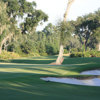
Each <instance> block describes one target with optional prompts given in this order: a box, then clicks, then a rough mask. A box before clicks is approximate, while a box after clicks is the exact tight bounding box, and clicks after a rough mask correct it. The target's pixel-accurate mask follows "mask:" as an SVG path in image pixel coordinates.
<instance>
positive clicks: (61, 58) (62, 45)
mask: <svg viewBox="0 0 100 100" xmlns="http://www.w3.org/2000/svg"><path fill="white" fill-rule="evenodd" d="M74 1H75V0H68V4H67V9H66V11H65V14H64V20H63V23H62V25H61V32H62V33H61V35H60V50H59V55H58V58H57V60H56V64H57V65H60V64H62V62H63V60H64V58H63V53H64V44H63V38H62V37H63V35H64V31H65V30H66V28H65V26H66V25H65V24H66V20H67V16H68V13H69V9H70V7H71V5H72V3H73V2H74Z"/></svg>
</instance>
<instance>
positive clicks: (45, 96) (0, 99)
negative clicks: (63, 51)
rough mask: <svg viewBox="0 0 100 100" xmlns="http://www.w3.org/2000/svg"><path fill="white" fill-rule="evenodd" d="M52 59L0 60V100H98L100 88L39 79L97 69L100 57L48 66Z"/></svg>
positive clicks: (51, 57) (71, 60)
mask: <svg viewBox="0 0 100 100" xmlns="http://www.w3.org/2000/svg"><path fill="white" fill-rule="evenodd" d="M55 60H56V56H47V57H33V58H32V57H31V58H21V59H16V60H1V61H0V100H100V87H92V86H81V85H70V84H62V83H56V82H45V81H43V80H40V78H41V77H44V76H56V77H67V76H76V77H83V75H79V74H80V72H82V71H85V70H90V69H98V68H100V58H95V57H94V58H69V57H65V60H64V63H63V64H62V65H48V64H49V63H51V62H53V61H55Z"/></svg>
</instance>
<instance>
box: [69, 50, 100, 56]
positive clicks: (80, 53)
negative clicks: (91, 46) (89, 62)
mask: <svg viewBox="0 0 100 100" xmlns="http://www.w3.org/2000/svg"><path fill="white" fill-rule="evenodd" d="M70 57H100V52H99V51H95V50H92V51H86V52H73V53H71V54H70Z"/></svg>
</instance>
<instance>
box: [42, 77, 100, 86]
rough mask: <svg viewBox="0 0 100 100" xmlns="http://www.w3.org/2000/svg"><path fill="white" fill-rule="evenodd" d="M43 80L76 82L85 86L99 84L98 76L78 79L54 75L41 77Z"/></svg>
mask: <svg viewBox="0 0 100 100" xmlns="http://www.w3.org/2000/svg"><path fill="white" fill-rule="evenodd" d="M41 79H42V80H44V81H51V82H59V83H66V84H77V85H87V86H100V78H91V79H84V80H82V79H81V80H79V79H75V78H54V77H46V78H41Z"/></svg>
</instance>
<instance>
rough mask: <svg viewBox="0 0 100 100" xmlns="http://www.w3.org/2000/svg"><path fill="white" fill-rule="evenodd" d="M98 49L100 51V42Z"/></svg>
mask: <svg viewBox="0 0 100 100" xmlns="http://www.w3.org/2000/svg"><path fill="white" fill-rule="evenodd" d="M98 51H100V42H99V43H98Z"/></svg>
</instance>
